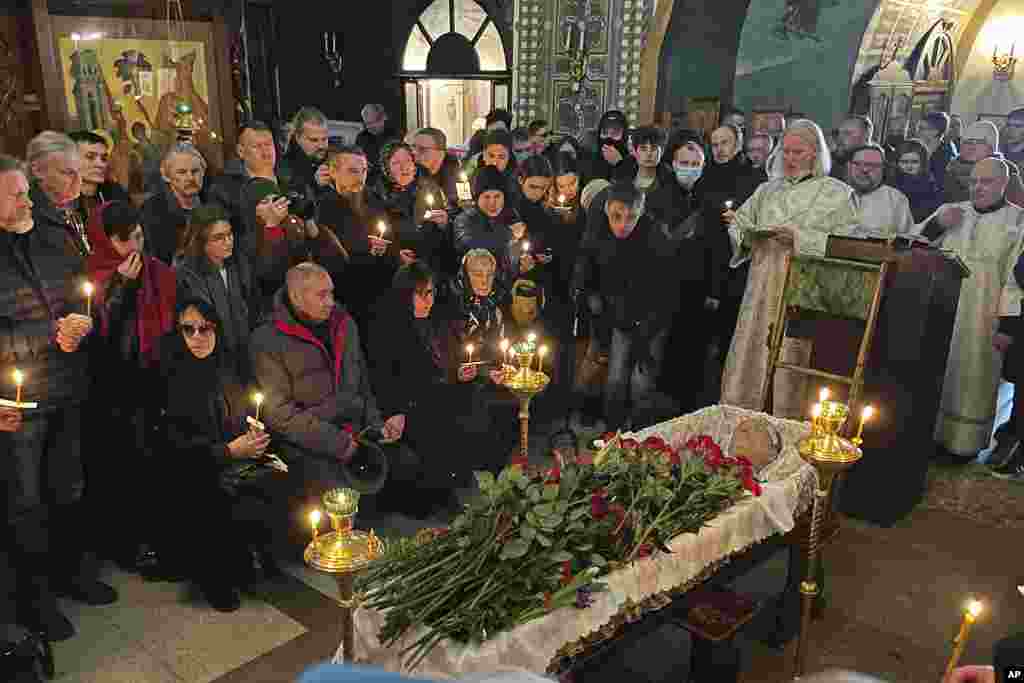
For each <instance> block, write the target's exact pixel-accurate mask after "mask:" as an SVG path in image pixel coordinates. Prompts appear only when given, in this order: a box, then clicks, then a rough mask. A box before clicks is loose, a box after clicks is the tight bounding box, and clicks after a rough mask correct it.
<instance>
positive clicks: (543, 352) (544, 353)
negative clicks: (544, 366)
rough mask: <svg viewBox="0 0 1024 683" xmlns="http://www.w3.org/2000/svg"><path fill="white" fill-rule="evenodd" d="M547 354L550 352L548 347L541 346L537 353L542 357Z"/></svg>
mask: <svg viewBox="0 0 1024 683" xmlns="http://www.w3.org/2000/svg"><path fill="white" fill-rule="evenodd" d="M547 352H548V347H547V346H541V347H540V348H539V349H537V353H539V354H540V355H541V357H543V356H544V355H546V354H547Z"/></svg>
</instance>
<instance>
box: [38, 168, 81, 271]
mask: <svg viewBox="0 0 1024 683" xmlns="http://www.w3.org/2000/svg"><path fill="white" fill-rule="evenodd" d="M29 199H31V200H32V220H33V222H34V223H35V225H36V227H43V228H46V229H48V230H58V231H61V232H63V233H65V234H66V235H67V236H68V242H67V244H66V245H65V246H66V247H69V248H70V249H71V251H72V253H73V254H77V255H78V257H79V258H81V259H83V260H84V259H85V258H86V257H87V256H88V255H89V245H88V236H87V235H86V234H85V232H84V228H85V227H86V226H87V222H86V221H87V220H88V216H86V215H85V213H84V212H81V211H79V210H78V200H75V208H73V209H71V212H72V213H73V214H74V215H75V216H77V217H78V220H79V226H80V227H82V228H83V230H82V232H79V231H78V230H77V229H75V227H74V226H73V225H72V223H71V221H70V219H69V213H68V212H65V211H62V210H61V209H58V208H57V207H56V206H54V205H53V202H51V201H50V199H49V197H47V196H46V193H45V192H43V191H42V190H41V189H40V188H39V186H38V185H33V186H32V188H31V189H30V190H29Z"/></svg>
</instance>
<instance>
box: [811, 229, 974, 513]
mask: <svg viewBox="0 0 1024 683" xmlns="http://www.w3.org/2000/svg"><path fill="white" fill-rule="evenodd" d="M826 256H827V257H828V258H833V259H842V260H845V261H862V262H867V263H875V264H879V263H887V264H888V267H887V268H886V269H885V271H884V272H885V281H884V288H883V290H882V300H881V306H880V308H879V311H878V316H877V323H876V324H877V327H876V330H875V334H874V338H873V341H872V344H871V348H870V355H869V356H868V358H867V363H866V367H865V370H864V387H863V390H862V392H861V395H860V396H859V397H858V405H857V406H851V409H853V410H855V411H859V410H860V407H861V406H863V405H865V404H868V403H870V404H873V405H875V406H876V407H877V408H878V409H879V410H878V412H877V413H876V417H875V418H873V419H872V422H871V423H870V424H869V429H870V436H869V438H865V446H864V448H863V451H864V457H863V458H862V459H861V461H860V462H859V463H857V465H855V466H854V467H852V468H851V469H850V470H849V471H848V472H847V474H846V477H845V479H844V480H843V482H842V484H841V485H840V488H839V491H838V506H839V509H840V510H841V511H842V512H844V513H845V514H847V515H849V516H851V517H857V518H859V519H864V520H867V521H871V522H874V523H876V524H881V525H885V526H888V525H891V524H893V523H895V522H896V521H898V520H899V519H901V518H902V517H904V516H905V515H906V514H907V513H908V512H910V510H911V509H912V508H913V507H914V505H916V504H917V503H918V502H919V501H920V500H921V498H922V496H923V494H924V489H925V482H926V477H927V470H928V463H929V461H930V459H931V457H932V454H933V453H934V452H935V445H934V439H933V433H934V430H935V420H936V416H937V414H938V410H939V403H940V401H941V398H942V381H943V378H944V376H945V369H946V360H947V357H948V354H949V345H950V339H951V338H952V334H953V323H954V321H955V319H956V309H957V304H958V302H959V299H960V285H961V282H962V281H963V279H964V278H965V277H968V276H969V275H970V272H969V271H968V269H967V268H966V267H965V266H964V265H963V263H962V262H961V261H960V260H959V259H958V258H957V257H956V256H955V255H953V254H950V253H947V252H944V251H942V250H940V249H937V248H934V247H932V246H929V245H926V244H923V243H920V242H914V241H912V240H908V239H903V238H896V239H894V240H882V239H855V238H846V237H832V238H830V239H829V243H828V247H827V253H826ZM864 326H865V323H864V321H862V320H853V319H849V318H842V317H836V316H822V315H815V316H812V317H811V319H809V320H803V321H801V327H802V329H803V330H804V331H807V330H808V327H809V329H810V330H811V334H810V336H811V337H812V338H813V340H814V344H813V353H812V357H811V365H812V367H814V368H816V369H819V370H823V371H825V372H830V373H833V374H836V375H846V376H850V375H853V373H854V369H855V368H854V365H855V362H856V359H857V351H858V346H859V344H860V341H861V338H862V335H863V333H864ZM835 388H836V389H839V388H840V387H835ZM866 437H867V434H866Z"/></svg>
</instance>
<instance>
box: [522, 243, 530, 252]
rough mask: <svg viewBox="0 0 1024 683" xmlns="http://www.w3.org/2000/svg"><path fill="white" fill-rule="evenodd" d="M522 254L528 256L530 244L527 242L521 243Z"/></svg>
mask: <svg viewBox="0 0 1024 683" xmlns="http://www.w3.org/2000/svg"><path fill="white" fill-rule="evenodd" d="M523 253H524V254H529V253H530V243H529V242H523Z"/></svg>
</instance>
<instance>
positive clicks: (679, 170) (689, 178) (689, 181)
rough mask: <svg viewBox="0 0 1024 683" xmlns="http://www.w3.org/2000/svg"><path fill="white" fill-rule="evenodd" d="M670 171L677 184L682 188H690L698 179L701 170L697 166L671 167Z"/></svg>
mask: <svg viewBox="0 0 1024 683" xmlns="http://www.w3.org/2000/svg"><path fill="white" fill-rule="evenodd" d="M672 170H673V171H675V173H676V180H677V181H679V184H680V185H682V186H684V187H692V186H693V184H694V183H695V182H697V180H698V179H699V178H700V174H701V171H702V170H703V169H701V168H700V167H698V166H676V165H673V166H672Z"/></svg>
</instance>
